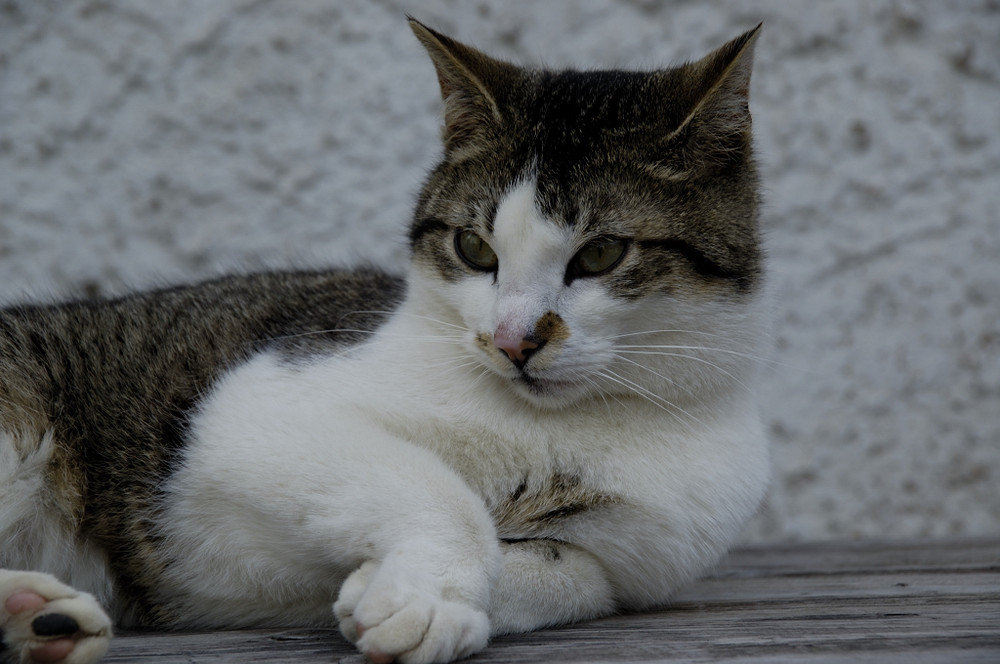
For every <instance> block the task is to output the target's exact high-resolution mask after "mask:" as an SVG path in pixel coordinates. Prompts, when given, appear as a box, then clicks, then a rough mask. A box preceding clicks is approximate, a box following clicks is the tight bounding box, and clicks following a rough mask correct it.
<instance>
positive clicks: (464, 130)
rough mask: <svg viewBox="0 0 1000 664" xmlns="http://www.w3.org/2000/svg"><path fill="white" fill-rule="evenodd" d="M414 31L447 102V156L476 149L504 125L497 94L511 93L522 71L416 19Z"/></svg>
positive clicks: (445, 108)
mask: <svg viewBox="0 0 1000 664" xmlns="http://www.w3.org/2000/svg"><path fill="white" fill-rule="evenodd" d="M410 28H411V29H412V30H413V33H414V34H415V35H416V36H417V39H419V40H420V43H421V44H423V45H424V48H426V49H427V53H428V54H429V55H430V56H431V61H432V62H433V63H434V68H435V69H436V70H437V77H438V83H439V84H440V85H441V97H442V99H444V129H443V139H444V145H445V150H446V152H449V153H451V152H453V151H455V150H457V149H461V148H467V147H470V146H473V145H474V144H475V142H476V141H477V139H479V138H482V137H483V136H484V135H485V133H486V132H488V131H489V129H490V128H491V127H498V126H499V125H500V124H501V123H502V122H503V112H502V108H501V103H500V101H499V100H498V96H497V94H496V91H498V90H506V89H511V87H512V85H513V84H514V82H515V81H516V80H517V79H518V78H519V71H520V70H519V69H518V68H517V67H515V66H514V65H511V64H508V63H506V62H502V61H500V60H496V59H494V58H491V57H489V56H488V55H485V54H484V53H481V52H480V51H477V50H476V49H474V48H472V47H471V46H466V45H465V44H462V43H461V42H458V41H455V40H454V39H452V38H450V37H448V36H446V35H443V34H441V33H440V32H437V31H435V30H432V29H430V28H428V27H427V26H426V25H424V24H423V23H421V22H419V21H417V20H416V19H413V18H410Z"/></svg>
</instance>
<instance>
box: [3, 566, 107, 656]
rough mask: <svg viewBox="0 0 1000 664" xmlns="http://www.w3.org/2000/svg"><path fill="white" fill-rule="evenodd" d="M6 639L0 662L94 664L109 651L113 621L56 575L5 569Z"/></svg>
mask: <svg viewBox="0 0 1000 664" xmlns="http://www.w3.org/2000/svg"><path fill="white" fill-rule="evenodd" d="M0 637H2V641H0V662H5V663H6V662H10V663H17V664H27V663H28V662H54V663H58V664H90V663H91V662H96V661H97V660H99V659H100V658H101V657H103V656H104V653H105V652H106V651H107V649H108V642H109V640H110V638H111V621H110V620H109V619H108V616H107V615H106V614H105V613H104V610H103V609H102V608H101V607H100V605H99V604H98V603H97V601H96V600H95V599H94V598H93V597H91V596H90V595H88V594H86V593H81V592H78V591H76V590H73V589H72V588H70V587H69V586H67V585H65V584H63V583H61V582H59V581H58V580H56V578H55V577H53V576H50V575H48V574H41V573H38V572H15V571H11V570H0Z"/></svg>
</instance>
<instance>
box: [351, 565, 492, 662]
mask: <svg viewBox="0 0 1000 664" xmlns="http://www.w3.org/2000/svg"><path fill="white" fill-rule="evenodd" d="M408 572H409V571H408V570H405V569H394V568H393V565H391V564H385V563H383V564H379V563H376V562H374V561H368V562H366V563H365V564H363V565H362V566H361V567H360V568H358V569H357V570H356V571H355V572H354V573H353V574H351V575H350V576H349V577H348V578H347V580H346V581H345V582H344V585H343V587H342V588H341V591H340V597H339V598H338V600H337V602H336V603H335V604H334V605H333V610H334V613H335V614H336V616H337V619H338V620H339V621H340V630H341V632H342V633H343V634H344V636H345V637H346V638H347V639H348V640H350V641H351V642H353V643H354V644H355V645H356V646H357V647H358V649H359V650H361V651H362V652H363V653H365V655H366V656H367V657H368V658H369V659H370V660H371V661H372V662H374V663H375V664H387V663H388V662H392V661H397V660H398V661H400V662H403V663H404V664H427V663H429V662H450V661H452V660H455V659H461V658H462V657H466V656H467V655H471V654H472V653H474V652H476V651H478V650H481V649H482V648H484V647H486V642H487V640H488V638H489V632H490V626H489V619H488V618H487V616H486V612H485V611H484V610H483V609H482V608H480V607H476V606H473V605H472V604H471V603H469V602H466V601H462V600H461V599H459V598H457V597H452V595H454V593H449V591H448V590H447V589H442V588H438V587H437V585H438V584H437V583H435V582H434V580H433V579H426V578H425V579H421V578H420V577H419V575H413V574H412V573H408ZM445 596H449V597H450V598H448V599H446V597H445Z"/></svg>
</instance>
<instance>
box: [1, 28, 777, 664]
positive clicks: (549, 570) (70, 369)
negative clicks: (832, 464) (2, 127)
mask: <svg viewBox="0 0 1000 664" xmlns="http://www.w3.org/2000/svg"><path fill="white" fill-rule="evenodd" d="M411 27H412V29H413V31H414V33H415V34H416V36H417V38H418V39H419V41H420V42H421V43H422V44H423V46H424V47H425V48H426V50H427V52H428V53H429V55H430V58H431V61H432V63H433V65H434V67H435V70H436V73H437V77H438V81H439V84H440V92H441V94H442V97H443V99H444V119H443V129H442V139H443V157H442V159H441V161H440V163H439V164H438V165H437V166H436V168H434V169H433V170H432V172H431V173H430V175H429V176H428V178H427V180H426V183H425V186H424V187H423V190H422V192H421V193H420V194H419V197H418V200H417V203H416V209H415V213H414V218H413V221H412V224H411V225H410V228H409V245H410V250H411V251H410V254H411V262H410V264H409V265H408V266H407V268H406V269H405V270H402V271H405V278H401V277H396V276H391V275H388V274H385V273H382V272H380V271H377V270H374V269H359V270H353V271H347V270H329V271H299V272H294V271H290V272H269V273H261V274H244V275H233V276H227V277H221V278H217V279H215V280H212V281H208V282H205V283H201V284H194V285H183V286H177V287H173V288H169V289H164V290H159V291H153V292H144V293H137V294H132V295H128V296H125V297H121V298H118V299H109V300H82V301H75V302H68V303H62V304H24V305H19V306H10V307H7V308H6V309H4V310H2V313H0V543H2V546H0V567H3V568H4V570H3V571H0V628H2V630H3V632H4V639H5V643H6V650H5V655H6V657H7V660H6V661H13V662H27V661H32V658H33V657H36V658H38V659H43V658H44V659H48V660H58V661H65V662H68V663H69V664H81V663H87V662H92V661H96V660H97V659H99V658H100V657H101V656H102V655H103V653H104V652H105V650H106V648H107V647H108V640H109V638H110V637H111V624H112V619H113V621H114V622H115V623H116V624H118V625H122V626H140V627H152V628H172V629H235V628H244V627H255V626H308V625H333V624H334V621H336V623H337V624H339V628H340V630H341V632H342V633H343V635H344V636H345V637H346V638H347V639H348V640H350V641H351V642H353V643H354V644H356V646H357V647H358V648H359V650H360V651H361V652H363V653H364V654H366V655H367V656H368V657H369V658H370V659H371V660H372V661H375V662H388V661H392V660H398V661H402V662H407V663H410V662H412V663H421V662H445V661H450V660H453V659H457V658H461V657H464V656H467V655H469V654H471V653H474V652H476V651H478V650H480V649H482V648H484V647H485V646H486V645H487V641H488V639H489V638H490V637H491V636H493V635H498V634H506V633H516V632H524V631H528V630H534V629H538V628H541V627H545V626H549V625H556V624H561V623H567V622H571V621H580V620H586V619H590V618H595V617H599V616H606V615H609V614H612V613H614V612H619V611H641V610H644V609H650V608H654V607H658V606H662V605H663V604H664V603H665V602H666V601H667V600H668V598H669V597H670V596H671V594H672V593H673V592H675V591H676V590H677V589H678V588H679V587H681V586H682V585H683V584H685V583H686V582H688V581H690V580H692V579H693V578H695V577H696V576H697V575H698V574H700V573H702V572H704V571H705V570H706V569H707V568H708V567H709V566H711V565H712V564H714V563H715V561H717V560H718V559H719V558H720V556H721V555H722V554H723V553H724V552H725V551H726V549H727V547H729V546H730V545H731V544H732V542H733V540H734V538H735V537H736V536H737V535H738V533H739V531H740V529H741V527H742V525H743V524H744V523H745V522H746V521H747V520H748V518H749V517H750V516H751V515H752V514H753V513H754V512H755V510H756V509H757V507H758V506H759V504H760V502H761V500H762V498H763V496H764V493H765V491H766V486H767V483H768V478H769V460H768V448H767V441H766V437H765V435H764V432H763V429H762V426H761V420H760V416H759V414H758V412H757V405H756V399H755V394H754V385H755V383H754V381H755V375H756V373H757V364H758V362H757V359H756V358H757V357H758V355H757V354H758V352H759V345H760V339H761V336H762V329H763V326H764V325H765V318H766V317H765V316H764V314H763V312H764V309H765V307H764V306H763V305H762V291H763V279H764V277H763V262H764V261H763V253H762V249H761V240H760V229H759V208H760V200H759V199H760V194H759V190H760V187H759V183H758V173H757V168H756V165H755V161H754V156H753V151H752V137H751V118H750V113H749V108H748V94H749V92H748V91H749V81H750V71H751V61H752V52H753V46H754V43H755V41H756V39H757V35H758V32H759V29H760V26H757V28H755V29H753V30H750V31H749V32H747V33H746V34H743V35H742V36H740V37H738V38H736V39H734V40H733V41H731V42H729V43H727V44H726V45H724V46H722V47H721V48H719V49H718V50H716V51H714V52H713V53H711V54H710V55H708V56H706V57H705V58H703V59H701V60H698V61H696V62H693V63H689V64H685V65H682V66H679V67H675V68H670V69H663V70H655V71H649V72H628V71H587V72H581V71H573V70H568V71H549V70H541V69H529V68H522V67H518V66H515V65H512V64H509V63H506V62H503V61H500V60H497V59H494V58H492V57H490V56H487V55H485V54H483V53H481V52H479V51H477V50H474V49H473V48H471V47H469V46H466V45H464V44H462V43H460V42H458V41H455V40H453V39H451V38H449V37H447V36H445V35H442V34H440V33H438V32H436V31H434V30H432V29H431V28H429V27H426V26H424V25H423V24H421V23H419V22H417V21H415V20H412V19H411ZM101 607H105V608H106V610H107V612H108V614H105V612H104V610H103V609H102V608H101ZM109 616H110V617H109Z"/></svg>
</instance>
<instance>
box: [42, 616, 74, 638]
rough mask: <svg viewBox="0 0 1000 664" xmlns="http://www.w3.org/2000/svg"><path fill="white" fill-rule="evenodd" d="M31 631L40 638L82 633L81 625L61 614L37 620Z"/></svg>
mask: <svg viewBox="0 0 1000 664" xmlns="http://www.w3.org/2000/svg"><path fill="white" fill-rule="evenodd" d="M31 629H32V630H33V631H34V632H35V634H37V635H38V636H70V635H72V634H76V633H77V632H79V631H80V625H79V624H77V622H76V621H75V620H73V619H72V618H71V617H69V616H64V615H63V614H61V613H47V614H45V615H44V616H38V617H37V618H35V619H34V621H32V623H31Z"/></svg>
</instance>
